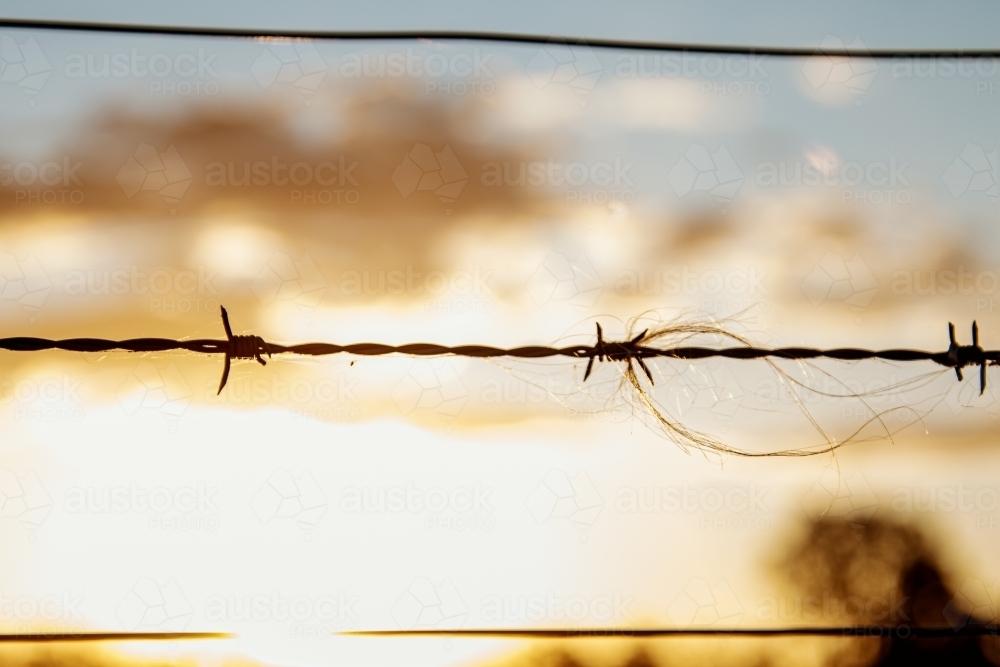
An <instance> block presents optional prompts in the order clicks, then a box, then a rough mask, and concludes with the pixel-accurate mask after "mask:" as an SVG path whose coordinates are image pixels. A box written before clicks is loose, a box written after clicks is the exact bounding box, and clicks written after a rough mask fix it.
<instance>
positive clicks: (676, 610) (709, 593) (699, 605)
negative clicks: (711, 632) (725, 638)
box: [667, 577, 744, 628]
mask: <svg viewBox="0 0 1000 667" xmlns="http://www.w3.org/2000/svg"><path fill="white" fill-rule="evenodd" d="M743 611H744V610H743V605H742V604H740V601H739V599H737V597H736V595H735V594H734V593H733V589H732V588H730V587H729V584H728V583H727V582H726V581H725V580H724V579H722V580H719V581H718V582H716V584H715V585H714V586H713V585H712V584H710V583H709V582H707V581H705V580H704V579H701V578H699V577H694V578H692V579H691V580H689V581H688V583H687V585H686V586H684V590H682V591H681V592H680V593H678V595H677V597H675V598H674V599H673V601H672V602H671V603H670V605H669V606H668V607H667V615H668V616H669V617H670V620H671V621H673V623H674V625H675V626H677V627H679V628H712V627H716V628H723V627H730V628H731V627H735V626H737V625H739V623H740V621H742V620H743Z"/></svg>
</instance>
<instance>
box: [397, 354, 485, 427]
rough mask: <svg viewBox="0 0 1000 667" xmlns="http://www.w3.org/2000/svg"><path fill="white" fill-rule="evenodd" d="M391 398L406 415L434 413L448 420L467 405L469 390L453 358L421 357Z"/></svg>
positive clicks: (453, 417) (411, 367) (454, 417)
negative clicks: (450, 359)
mask: <svg viewBox="0 0 1000 667" xmlns="http://www.w3.org/2000/svg"><path fill="white" fill-rule="evenodd" d="M391 397H392V400H393V402H395V404H396V407H398V408H399V411H400V412H402V413H403V414H404V415H411V414H420V413H425V412H433V413H434V414H436V415H437V417H438V418H439V419H440V420H442V421H445V422H448V421H453V420H454V419H456V418H457V417H458V415H459V413H461V411H462V408H464V407H465V403H466V401H468V400H469V390H468V389H466V387H465V384H464V383H463V382H462V379H461V378H460V377H459V376H458V373H457V372H456V371H455V366H454V364H452V362H451V361H449V360H447V359H436V360H433V361H432V360H428V359H418V360H416V361H414V362H413V364H412V365H411V366H410V369H409V371H407V373H406V375H405V376H403V378H402V379H401V380H400V381H399V382H398V383H397V384H396V386H395V387H394V388H393V390H392V394H391Z"/></svg>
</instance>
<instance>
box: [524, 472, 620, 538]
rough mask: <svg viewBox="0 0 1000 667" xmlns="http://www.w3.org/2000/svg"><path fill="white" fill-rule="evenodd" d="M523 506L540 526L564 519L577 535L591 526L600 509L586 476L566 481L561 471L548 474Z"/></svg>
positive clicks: (596, 494)
mask: <svg viewBox="0 0 1000 667" xmlns="http://www.w3.org/2000/svg"><path fill="white" fill-rule="evenodd" d="M525 505H526V506H527V508H528V511H529V512H530V513H531V515H532V516H533V517H534V519H535V521H537V522H538V523H540V524H541V523H546V522H547V521H549V519H566V520H568V521H569V522H570V523H571V524H573V525H574V526H575V527H577V528H579V529H580V530H581V531H586V530H588V529H589V528H590V527H591V526H593V525H594V523H595V522H596V521H597V517H598V515H600V513H601V510H603V509H604V501H603V500H602V498H601V494H600V493H598V491H597V488H596V487H595V486H594V483H593V482H591V481H590V478H589V477H588V476H587V474H586V473H584V472H580V473H578V474H577V475H576V476H575V477H570V476H569V475H568V474H566V472H564V471H562V470H550V471H549V472H548V474H547V475H545V479H543V480H542V481H541V482H539V484H538V486H537V487H535V490H534V491H532V493H531V495H530V496H528V499H527V500H526V502H525ZM584 535H585V532H584Z"/></svg>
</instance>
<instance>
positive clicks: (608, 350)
mask: <svg viewBox="0 0 1000 667" xmlns="http://www.w3.org/2000/svg"><path fill="white" fill-rule="evenodd" d="M647 333H649V329H646V330H644V331H643V332H642V333H640V334H639V335H638V336H636V337H635V338H632V339H631V340H624V341H606V340H604V331H603V330H602V329H601V324H600V322H598V323H597V341H596V342H595V343H594V346H593V347H592V348H590V350H589V353H588V354H587V355H586V356H588V357H589V360H588V361H587V370H586V371H585V372H584V374H583V381H584V382H586V381H587V379H588V378H589V377H590V373H591V371H592V370H593V369H594V359H597V360H598V361H624V362H625V363H626V364H628V366H629V368H632V362H633V361H635V362H636V363H638V364H639V368H641V369H642V370H643V372H644V373H645V374H646V377H647V378H649V383H650V384H655V383H654V382H653V374H652V372H650V370H649V367H648V366H647V365H646V362H645V361H643V359H642V357H643V349H642V345H641V342H642V340H643V339H644V338H645V337H646V334H647ZM581 356H582V355H581Z"/></svg>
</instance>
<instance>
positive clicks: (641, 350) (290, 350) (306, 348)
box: [0, 307, 1000, 457]
mask: <svg viewBox="0 0 1000 667" xmlns="http://www.w3.org/2000/svg"><path fill="white" fill-rule="evenodd" d="M221 315H222V325H223V328H224V329H225V333H226V338H225V339H192V340H177V339H172V338H129V339H125V340H110V339H105V338H66V339H61V340H53V339H48V338H36V337H27V336H18V337H10V338H0V350H9V351H13V352H42V351H45V350H64V351H69V352H83V353H97V352H113V351H125V352H136V353H155V352H167V351H172V350H183V351H187V352H194V353H197V354H207V355H221V356H222V357H223V369H222V377H221V379H220V381H219V388H218V392H217V393H218V394H221V393H222V390H223V389H225V387H226V383H227V382H228V380H229V374H230V370H231V368H232V363H233V361H237V360H241V359H243V360H253V361H256V362H257V363H259V364H260V365H262V366H263V365H266V364H267V361H266V360H265V358H264V357H265V356H266V357H267V358H269V359H270V358H272V357H273V356H274V355H281V354H291V355H300V356H310V357H323V356H331V355H337V354H348V355H355V356H360V357H375V356H386V355H394V354H400V355H406V356H412V357H442V356H453V357H466V358H478V359H496V358H501V357H506V358H513V359H542V358H548V357H567V358H570V359H575V360H583V359H586V360H587V366H586V370H585V371H584V375H583V381H584V382H586V381H587V380H588V379H589V378H590V376H591V373H592V372H593V369H594V365H595V363H608V362H611V363H620V364H624V366H625V367H624V370H623V387H625V386H628V387H631V388H632V389H633V390H634V391H635V395H636V397H637V399H638V402H639V405H640V406H641V407H642V408H644V409H645V410H648V411H649V412H650V414H651V415H652V416H653V417H654V418H655V420H656V422H657V423H658V424H659V426H660V427H661V428H663V430H664V431H665V432H666V434H667V435H668V437H670V438H671V439H672V440H674V442H676V443H677V444H678V445H680V446H681V448H682V449H684V450H685V451H687V447H688V446H691V447H694V448H696V449H700V450H702V451H712V452H715V453H719V454H734V455H737V456H748V457H757V456H813V455H816V454H824V453H830V452H832V451H834V450H835V449H837V448H839V447H841V446H842V445H843V444H844V443H845V442H846V440H845V441H837V440H834V439H833V438H831V437H830V436H828V435H827V434H826V433H825V432H824V431H823V429H822V428H821V427H820V426H819V424H818V423H817V422H816V421H815V419H813V418H812V416H811V415H810V414H809V413H808V410H806V408H805V406H804V405H803V404H802V403H801V401H799V400H796V404H797V405H798V407H799V409H800V410H802V411H803V413H804V414H805V415H806V417H807V418H808V419H809V421H810V422H811V423H812V424H813V426H814V427H815V428H816V429H817V430H818V431H820V432H821V433H823V435H824V439H825V440H826V444H825V445H824V446H823V447H821V448H809V449H789V450H782V451H777V452H766V453H756V452H749V451H745V450H742V449H737V448H734V447H731V446H729V445H728V444H726V443H724V442H722V441H720V440H717V439H715V438H713V437H712V436H709V435H707V434H704V433H701V432H699V431H696V430H693V429H690V428H688V427H686V426H684V425H683V424H682V423H680V422H679V421H678V420H676V419H673V418H671V417H670V416H668V415H667V414H664V410H662V409H661V408H658V407H657V405H656V404H655V403H654V400H653V399H652V398H651V396H650V395H649V391H648V389H647V387H646V386H645V383H644V382H641V381H640V375H639V371H641V373H642V374H643V375H645V377H646V380H647V381H648V383H649V386H654V385H655V381H654V379H653V373H652V372H651V371H650V368H649V364H648V363H647V362H649V361H650V360H654V359H665V360H683V361H698V360H706V359H730V360H737V361H749V360H764V361H765V362H766V363H768V364H769V365H770V366H771V368H772V369H773V370H774V371H775V372H776V373H778V374H779V375H780V376H781V377H782V378H784V379H786V380H790V381H792V382H795V381H794V380H792V379H791V378H790V377H789V376H788V375H787V374H785V373H784V372H782V371H781V370H779V369H778V368H777V367H776V365H775V360H794V361H799V362H808V361H810V360H815V359H833V360H838V361H862V360H866V359H878V360H883V361H894V362H917V361H924V362H926V361H930V362H933V363H935V364H937V365H939V366H943V367H945V368H952V369H954V370H955V374H956V377H957V378H958V380H959V381H962V380H963V373H962V370H963V369H964V368H967V367H969V366H973V367H978V368H979V393H980V395H982V394H983V393H984V392H985V390H986V381H987V373H986V371H987V367H988V366H995V365H998V364H1000V350H985V349H983V347H982V346H981V345H980V344H979V326H978V324H977V323H976V322H973V323H972V344H971V345H960V344H959V343H958V341H957V339H956V336H955V326H954V324H952V323H949V324H948V337H949V345H948V349H947V350H945V351H942V352H929V351H924V350H911V349H887V350H869V349H864V348H854V347H838V348H829V349H818V348H811V347H776V348H763V347H755V346H754V345H752V344H751V343H750V341H749V340H748V339H746V338H744V337H742V336H739V335H737V334H734V333H731V332H729V331H727V330H725V329H724V328H723V327H722V326H721V325H718V324H711V323H709V324H706V323H699V322H680V323H673V324H668V325H665V326H661V327H658V328H655V329H649V328H647V329H645V330H644V331H642V332H641V333H639V334H637V335H631V334H630V336H629V337H626V338H625V339H623V340H606V339H605V338H604V331H603V329H602V328H601V325H600V324H599V323H598V324H597V326H596V339H595V341H594V343H593V345H570V346H564V347H554V346H544V345H529V346H522V347H512V348H502V347H494V346H490V345H456V346H449V345H440V344H437V343H409V344H404V345H387V344H384V343H350V344H336V343H298V344H283V343H276V342H270V341H267V340H264V338H262V337H260V336H253V335H236V334H234V333H233V330H232V327H231V326H230V323H229V313H228V312H227V311H226V309H225V307H222V308H221ZM698 335H714V336H719V337H722V338H723V339H725V340H728V341H732V342H735V343H736V345H733V346H729V347H705V346H692V345H669V344H659V345H658V344H657V343H658V342H659V341H663V340H671V339H673V340H676V337H678V336H681V337H692V336H698ZM637 368H638V369H639V371H637V370H636V369H637ZM796 384H799V383H797V382H796ZM904 384H905V383H904ZM855 397H856V398H860V396H858V395H855ZM841 398H847V396H846V395H845V396H841ZM873 421H881V415H880V414H878V413H875V414H874V417H873ZM855 435H856V434H855ZM852 437H854V436H852ZM848 440H849V439H848Z"/></svg>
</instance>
